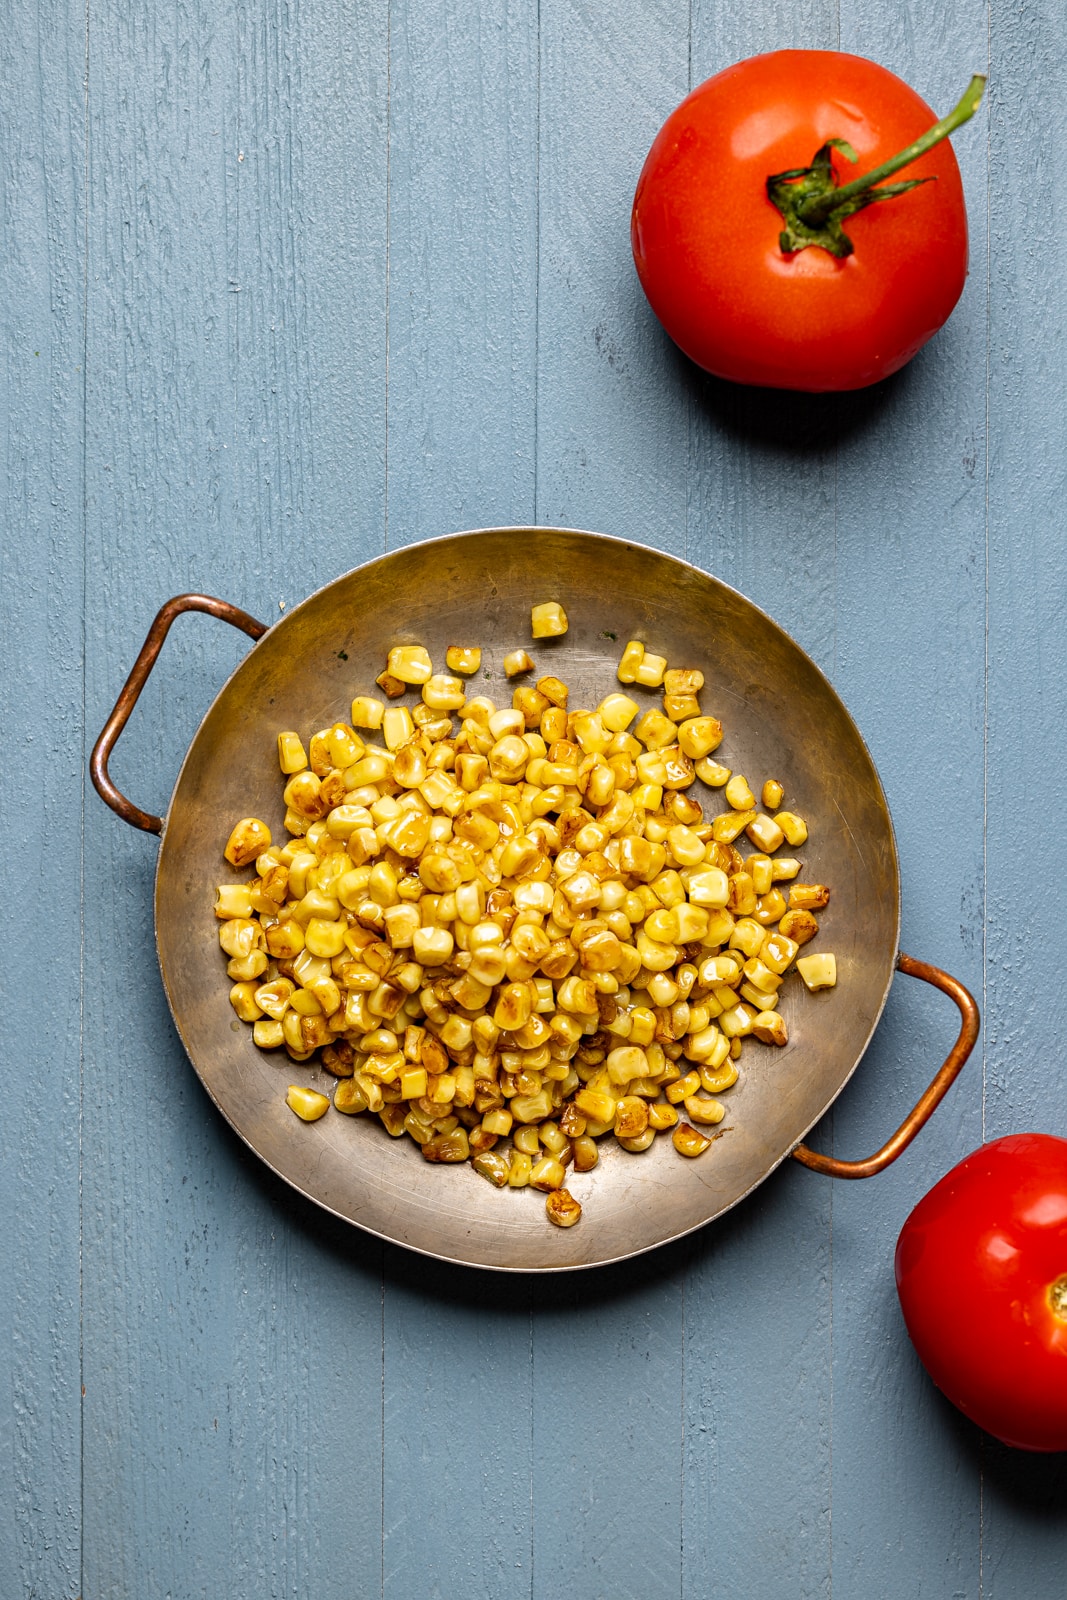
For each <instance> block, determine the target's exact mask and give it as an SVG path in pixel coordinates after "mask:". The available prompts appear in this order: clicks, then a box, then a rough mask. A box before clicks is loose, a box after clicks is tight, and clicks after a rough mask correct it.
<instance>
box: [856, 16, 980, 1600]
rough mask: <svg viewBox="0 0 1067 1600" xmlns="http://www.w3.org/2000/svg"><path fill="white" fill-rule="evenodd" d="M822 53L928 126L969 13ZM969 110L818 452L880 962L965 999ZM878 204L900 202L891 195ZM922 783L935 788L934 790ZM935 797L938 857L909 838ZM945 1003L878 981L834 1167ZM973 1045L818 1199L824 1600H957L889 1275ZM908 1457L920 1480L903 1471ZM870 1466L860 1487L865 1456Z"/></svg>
mask: <svg viewBox="0 0 1067 1600" xmlns="http://www.w3.org/2000/svg"><path fill="white" fill-rule="evenodd" d="M841 42H842V47H843V48H846V49H849V48H851V49H856V50H858V51H861V52H862V53H863V54H866V55H870V56H872V57H873V58H874V59H876V60H878V61H880V62H882V63H884V64H885V65H886V66H887V67H889V68H890V69H892V70H894V71H896V72H898V73H899V74H900V76H901V77H903V78H904V79H905V80H906V81H907V82H909V83H911V84H913V85H914V86H915V87H916V88H917V89H918V90H919V92H920V93H921V94H923V95H924V97H925V98H926V99H927V100H928V101H929V102H930V103H931V105H933V106H934V107H935V108H936V110H937V111H938V112H941V111H944V110H946V109H947V108H949V107H950V106H952V105H954V104H955V103H956V101H957V99H958V98H959V95H960V93H961V92H962V90H963V88H964V87H965V84H966V80H967V77H968V74H969V73H970V72H971V71H972V70H974V69H975V68H980V67H981V65H982V63H983V61H984V59H985V12H984V10H983V9H982V8H981V7H979V6H978V5H976V4H973V3H970V0H960V3H959V4H955V5H952V6H949V7H943V8H941V9H940V10H939V11H938V12H937V14H936V15H934V14H933V13H929V12H927V11H925V10H924V9H923V8H922V7H918V6H915V7H908V8H906V9H905V10H904V11H903V12H902V11H901V8H900V7H897V6H893V5H884V6H883V5H880V4H878V5H874V4H870V3H867V4H864V5H862V6H860V5H856V6H853V7H848V8H846V9H843V11H842V17H841ZM984 129H985V122H984V113H981V114H980V116H979V117H978V118H976V119H975V120H974V122H973V123H971V124H970V125H968V127H967V128H965V129H963V130H962V131H961V132H960V134H959V135H957V137H956V139H955V140H954V141H953V142H954V147H955V149H956V152H957V155H958V157H959V160H960V163H961V166H962V168H963V172H964V183H965V188H966V193H967V200H968V209H969V216H970V224H971V247H972V261H973V262H974V265H975V269H976V270H974V271H972V275H971V277H970V279H969V281H968V284H967V287H966V290H965V293H964V297H963V300H962V302H961V304H960V305H959V306H958V307H957V309H956V311H955V312H954V314H953V316H952V318H951V320H950V322H949V323H948V325H947V326H946V328H945V329H944V330H943V331H942V332H941V333H940V334H939V335H937V337H936V338H935V339H934V340H933V342H932V343H931V344H930V345H929V346H927V348H926V349H925V350H924V351H923V352H922V353H921V354H920V355H919V357H917V358H916V360H915V361H914V362H913V363H912V364H911V365H910V366H909V367H908V368H906V369H905V370H904V372H903V373H901V374H900V375H899V376H898V377H896V378H894V379H890V380H889V381H888V382H887V383H885V384H883V385H880V386H879V388H878V389H877V390H875V391H873V392H872V398H873V400H874V401H875V406H876V409H875V410H872V413H871V415H870V417H869V421H868V425H866V426H860V427H858V428H857V429H856V430H855V431H854V432H853V433H852V435H851V436H850V437H849V439H848V440H847V441H846V442H844V443H843V444H842V446H841V447H840V449H839V453H838V483H837V572H838V608H837V619H836V649H835V681H836V683H837V685H838V687H839V688H840V690H841V692H842V694H843V696H844V698H845V700H846V702H847V703H848V704H849V706H850V708H851V710H852V712H853V714H854V715H855V717H856V720H857V722H858V723H859V726H860V727H861V729H862V730H863V731H864V734H865V736H866V738H867V740H868V743H869V745H870V748H871V751H872V754H873V756H874V759H875V761H876V763H877V765H878V768H879V771H880V773H881V776H882V781H883V784H884V786H885V789H886V794H887V798H888V801H889V806H890V811H891V813H892V816H893V820H894V823H895V826H896V831H897V842H898V850H899V857H900V868H901V884H902V902H903V919H902V928H901V943H902V947H903V948H904V949H905V950H907V951H909V952H910V953H911V954H913V955H917V956H919V957H921V958H922V959H924V960H928V961H933V962H934V963H936V964H938V965H941V966H944V967H945V968H947V969H948V970H949V971H950V972H952V973H953V974H955V975H956V976H957V977H959V978H960V979H962V981H963V982H964V983H966V984H968V985H969V986H970V987H971V988H972V989H974V990H975V991H976V992H978V993H979V995H980V993H981V983H982V940H981V927H982V916H983V905H984V895H985V886H984V879H983V828H984V817H983V796H982V771H983V744H984V730H983V712H984V706H983V692H984V691H983V672H984V628H985V594H984V590H985V506H984V488H983V480H984V468H985V450H986V441H985V420H986V419H985V394H984V376H985V375H984V370H983V364H982V359H981V355H980V352H981V350H982V345H983V339H984V330H985V318H986V293H985V281H984V272H983V270H982V267H983V263H984V259H985V215H986V189H985V182H986V171H985V148H984V147H985V138H984ZM900 203H902V204H903V203H906V197H905V199H904V200H903V201H902V202H900ZM935 774H936V777H934V775H935ZM932 777H933V778H934V782H935V783H936V784H937V785H938V788H939V790H941V791H942V792H943V793H944V794H945V795H946V796H950V797H951V800H950V802H949V803H950V805H951V810H952V818H953V826H952V837H951V845H950V846H948V844H947V841H946V839H945V838H944V837H943V836H942V837H939V835H938V830H937V829H936V828H931V826H930V809H929V801H930V792H929V789H928V783H929V781H930V778H932ZM957 1025H958V1017H957V1015H956V1012H955V1009H954V1008H953V1007H952V1005H951V1004H950V1003H949V1002H948V1001H946V1000H944V999H943V998H942V997H940V996H937V995H935V994H934V993H933V992H924V991H923V990H922V989H921V988H920V986H919V985H918V984H916V983H913V982H910V981H908V980H905V979H902V978H898V979H897V981H896V983H895V984H894V987H893V991H892V993H891V995H890V1000H889V1004H888V1006H887V1010H886V1014H885V1017H884V1018H883V1021H882V1023H881V1025H880V1027H879V1030H878V1034H877V1036H876V1039H875V1042H874V1045H873V1047H872V1049H871V1051H870V1052H869V1054H868V1057H867V1059H866V1060H865V1061H864V1063H863V1066H862V1068H861V1070H860V1072H859V1073H858V1074H857V1076H856V1079H855V1080H854V1082H853V1084H852V1085H851V1086H850V1088H849V1090H848V1091H847V1092H846V1094H845V1095H844V1096H843V1097H842V1099H841V1101H840V1103H839V1105H838V1107H837V1108H836V1111H835V1116H834V1127H833V1148H834V1150H835V1152H836V1153H838V1154H840V1155H847V1156H853V1155H863V1154H866V1153H867V1152H868V1151H869V1150H873V1149H876V1148H877V1147H878V1146H879V1145H880V1144H881V1143H882V1141H883V1140H884V1139H885V1138H886V1136H887V1135H888V1133H889V1131H890V1130H891V1129H892V1128H893V1127H895V1126H896V1125H897V1123H898V1122H899V1121H900V1119H901V1118H902V1117H903V1115H904V1114H905V1112H906V1111H907V1110H908V1109H909V1107H910V1106H911V1105H912V1104H913V1103H914V1101H915V1099H916V1098H917V1095H918V1092H919V1090H920V1089H921V1088H922V1087H924V1086H925V1084H926V1083H927V1081H928V1080H929V1079H930V1077H931V1076H932V1075H933V1071H934V1069H935V1068H936V1067H937V1066H938V1065H939V1064H940V1062H941V1060H942V1059H943V1056H944V1055H945V1053H946V1052H947V1047H948V1045H949V1043H950V1042H951V1040H952V1038H953V1037H954V1036H955V1032H956V1028H957ZM981 1077H982V1051H981V1047H979V1050H978V1052H977V1053H976V1057H975V1059H974V1060H972V1062H971V1063H970V1065H969V1066H968V1067H967V1069H966V1075H965V1076H964V1078H963V1079H961V1081H960V1083H959V1085H958V1086H957V1088H956V1089H955V1090H954V1091H953V1093H952V1095H951V1097H950V1098H949V1100H948V1101H947V1102H946V1103H945V1105H944V1106H943V1107H942V1109H941V1110H940V1111H939V1112H938V1115H937V1117H936V1119H935V1121H934V1122H933V1123H931V1125H930V1127H929V1128H928V1129H927V1130H926V1131H925V1132H924V1133H923V1134H922V1136H921V1138H920V1139H919V1140H917V1141H916V1143H915V1144H914V1145H913V1146H912V1147H911V1149H910V1150H909V1151H908V1152H907V1153H906V1154H905V1155H904V1156H903V1157H902V1158H901V1159H900V1160H899V1161H898V1163H897V1164H896V1165H895V1166H894V1167H893V1168H892V1169H891V1170H890V1171H889V1172H887V1173H886V1174H884V1175H883V1176H881V1177H879V1178H876V1179H873V1180H871V1182H870V1183H862V1184H848V1185H844V1184H842V1185H841V1186H840V1189H841V1192H840V1193H837V1194H835V1197H834V1210H833V1223H834V1279H833V1284H834V1298H833V1352H834V1359H833V1465H834V1472H833V1564H832V1568H831V1578H832V1582H833V1588H834V1594H835V1596H837V1597H842V1596H848V1597H851V1596H856V1597H857V1600H858V1597H859V1596H867V1595H870V1594H872V1593H880V1592H883V1591H886V1590H887V1589H888V1588H889V1587H892V1588H893V1589H899V1588H901V1587H903V1588H904V1589H905V1590H907V1591H909V1592H912V1593H919V1592H920V1590H921V1591H922V1592H923V1593H930V1594H937V1595H944V1596H946V1597H947V1596H949V1595H954V1594H961V1593H965V1594H975V1593H977V1592H978V1589H979V1573H978V1566H979V1485H978V1482H977V1477H976V1474H975V1472H974V1470H973V1464H971V1463H969V1462H968V1461H967V1459H966V1456H965V1455H964V1454H963V1453H962V1452H961V1450H960V1444H959V1434H958V1430H957V1429H956V1428H955V1427H954V1426H953V1425H952V1424H951V1421H950V1422H949V1425H948V1426H946V1415H945V1413H946V1409H947V1408H945V1407H944V1406H943V1405H942V1403H941V1402H940V1399H939V1397H938V1396H937V1395H936V1393H935V1392H934V1391H933V1390H932V1389H931V1386H930V1385H929V1382H928V1380H927V1379H926V1377H925V1374H923V1373H922V1372H921V1370H920V1369H919V1367H918V1363H917V1362H916V1361H915V1359H914V1357H913V1355H912V1353H911V1349H910V1346H909V1344H908V1341H907V1336H906V1334H905V1332H904V1329H903V1324H902V1320H901V1318H900V1314H899V1309H898V1306H897V1303H896V1295H895V1292H894V1287H893V1279H892V1257H893V1249H894V1246H895V1242H896V1237H897V1233H898V1231H899V1229H900V1226H901V1225H902V1223H903V1221H904V1219H905V1217H906V1215H907V1213H908V1211H909V1210H910V1208H911V1207H912V1206H913V1205H914V1204H915V1203H916V1201H917V1200H918V1199H919V1198H920V1196H921V1195H922V1194H923V1193H924V1191H925V1190H926V1189H927V1188H929V1187H930V1185H931V1184H932V1183H933V1182H934V1181H935V1180H936V1179H937V1178H938V1177H939V1176H940V1175H941V1173H943V1172H944V1171H945V1170H946V1169H947V1168H948V1167H949V1166H951V1165H952V1163H953V1161H955V1160H956V1159H958V1157H959V1156H960V1155H962V1154H963V1153H964V1152H965V1151H966V1150H968V1149H969V1148H971V1147H972V1146H973V1145H974V1144H975V1143H977V1142H978V1140H979V1138H980V1108H981ZM920 1458H921V1460H922V1463H923V1466H922V1471H921V1473H916V1471H915V1462H916V1460H917V1459H920ZM872 1462H877V1464H878V1466H877V1472H876V1473H872V1470H871V1463H872Z"/></svg>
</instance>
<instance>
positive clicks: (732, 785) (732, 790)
mask: <svg viewBox="0 0 1067 1600" xmlns="http://www.w3.org/2000/svg"><path fill="white" fill-rule="evenodd" d="M726 803H727V805H729V806H732V807H733V809H734V810H735V811H752V810H753V809H754V808H755V804H756V797H755V795H754V794H753V793H752V790H751V789H750V788H749V786H748V779H747V778H746V777H745V776H744V774H743V773H740V772H735V773H734V775H733V777H732V778H731V779H730V781H729V783H728V784H727V785H726Z"/></svg>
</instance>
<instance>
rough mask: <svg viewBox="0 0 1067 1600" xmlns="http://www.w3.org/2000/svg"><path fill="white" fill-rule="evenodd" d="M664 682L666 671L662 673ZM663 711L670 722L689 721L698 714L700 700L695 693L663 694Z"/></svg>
mask: <svg viewBox="0 0 1067 1600" xmlns="http://www.w3.org/2000/svg"><path fill="white" fill-rule="evenodd" d="M663 679H664V682H666V680H667V673H664V674H663ZM663 713H664V715H665V716H668V717H670V719H671V721H672V722H678V723H682V722H690V721H691V720H692V719H693V717H699V715H700V701H699V700H698V699H697V697H696V695H695V694H671V693H670V692H668V693H666V694H665V695H664V696H663Z"/></svg>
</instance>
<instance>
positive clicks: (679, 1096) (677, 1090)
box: [664, 1072, 700, 1106]
mask: <svg viewBox="0 0 1067 1600" xmlns="http://www.w3.org/2000/svg"><path fill="white" fill-rule="evenodd" d="M699 1088H700V1074H699V1073H697V1072H687V1073H686V1075H685V1077H684V1078H676V1079H675V1081H674V1082H673V1083H669V1084H668V1085H667V1087H666V1089H665V1090H664V1093H665V1094H666V1096H667V1099H668V1100H669V1101H670V1103H671V1105H672V1106H676V1105H680V1104H681V1103H682V1101H683V1100H684V1099H685V1098H686V1096H687V1095H691V1094H696V1092H697V1090H698V1089H699Z"/></svg>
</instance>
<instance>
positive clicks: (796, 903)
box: [789, 883, 830, 911]
mask: <svg viewBox="0 0 1067 1600" xmlns="http://www.w3.org/2000/svg"><path fill="white" fill-rule="evenodd" d="M829 904H830V891H829V889H828V888H827V887H826V885H825V884H824V883H794V885H793V887H792V888H791V889H790V891H789V909H790V910H791V911H821V910H822V909H823V907H824V906H828V905H829Z"/></svg>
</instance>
